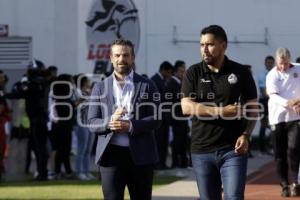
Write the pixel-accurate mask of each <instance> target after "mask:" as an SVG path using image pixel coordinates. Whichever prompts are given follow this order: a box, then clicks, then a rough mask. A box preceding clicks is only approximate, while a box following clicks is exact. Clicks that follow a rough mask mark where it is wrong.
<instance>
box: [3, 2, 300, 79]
mask: <svg viewBox="0 0 300 200" xmlns="http://www.w3.org/2000/svg"><path fill="white" fill-rule="evenodd" d="M133 1H134V3H135V5H136V7H137V8H138V10H139V13H138V16H139V19H140V26H141V39H140V46H139V50H138V52H137V58H136V62H137V71H138V72H140V73H147V74H148V75H150V76H151V75H153V74H154V73H155V72H156V71H157V70H158V67H159V65H160V63H161V62H162V61H164V60H169V61H171V62H172V63H174V62H175V61H176V60H177V59H182V60H184V61H186V63H187V64H188V65H191V64H193V63H195V62H199V61H200V56H199V44H198V42H196V43H178V44H176V45H175V44H174V43H173V42H172V31H173V27H174V26H176V27H177V36H178V39H188V40H195V41H198V40H199V33H200V30H201V29H202V28H203V27H204V26H207V25H209V24H220V25H222V26H223V27H224V28H225V30H226V32H227V33H228V38H229V40H234V38H237V39H238V40H257V41H261V40H263V39H264V29H265V27H267V28H268V30H269V34H268V36H269V37H268V38H269V45H263V44H229V46H228V50H227V55H228V56H229V57H230V58H232V59H234V60H236V61H238V62H241V63H245V64H250V65H252V67H253V71H254V75H255V76H256V75H257V73H258V72H259V69H260V68H262V67H263V61H264V57H265V56H266V55H269V54H271V55H273V54H274V52H275V50H276V48H277V47H279V46H285V47H288V48H289V49H290V50H291V52H292V58H293V60H294V59H295V58H296V57H297V56H299V55H300V45H298V38H299V36H300V26H299V25H298V24H299V23H298V19H299V17H298V15H299V14H298V13H299V12H298V8H299V7H300V1H298V0H289V1H286V0H277V1H273V0H243V1H240V0H226V1H222V0H186V1H182V0H151V1H147V0H133ZM92 2H93V0H0V24H9V26H10V34H11V35H19V36H32V37H33V54H34V56H35V57H36V58H39V59H41V60H43V61H44V62H45V63H46V64H48V65H51V64H54V65H57V66H59V67H60V72H67V73H73V74H74V73H78V72H92V71H93V67H94V63H92V62H91V61H87V60H86V57H87V45H86V33H85V31H86V25H85V24H84V21H86V19H87V16H88V12H89V10H90V7H91V5H92Z"/></svg>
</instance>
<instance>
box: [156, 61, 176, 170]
mask: <svg viewBox="0 0 300 200" xmlns="http://www.w3.org/2000/svg"><path fill="white" fill-rule="evenodd" d="M172 73H173V66H172V64H171V63H169V62H167V61H164V62H162V63H161V64H160V67H159V72H158V73H156V74H154V75H153V76H152V77H151V80H152V81H153V82H154V83H155V85H156V87H157V88H158V92H159V94H160V97H161V103H162V104H164V103H166V102H167V99H166V98H165V96H166V95H165V94H166V81H167V80H169V79H170V78H171V77H172ZM166 107H167V105H165V106H161V108H162V109H165V108H166ZM169 124H170V113H166V112H163V113H162V123H161V126H160V127H159V128H158V129H157V130H156V131H155V137H156V141H157V149H158V154H159V163H158V164H157V166H156V169H166V168H167V166H166V158H167V153H168V144H169Z"/></svg>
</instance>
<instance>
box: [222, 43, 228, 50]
mask: <svg viewBox="0 0 300 200" xmlns="http://www.w3.org/2000/svg"><path fill="white" fill-rule="evenodd" d="M222 45H223V48H224V50H226V49H227V42H223V44H222Z"/></svg>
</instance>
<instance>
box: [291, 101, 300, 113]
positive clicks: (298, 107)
mask: <svg viewBox="0 0 300 200" xmlns="http://www.w3.org/2000/svg"><path fill="white" fill-rule="evenodd" d="M292 109H293V111H294V112H295V113H296V114H297V115H300V104H299V103H298V104H295V105H294V106H293V107H292Z"/></svg>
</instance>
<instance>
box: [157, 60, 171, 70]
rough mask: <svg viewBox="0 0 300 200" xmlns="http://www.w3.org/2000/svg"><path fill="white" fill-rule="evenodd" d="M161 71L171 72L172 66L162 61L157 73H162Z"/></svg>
mask: <svg viewBox="0 0 300 200" xmlns="http://www.w3.org/2000/svg"><path fill="white" fill-rule="evenodd" d="M162 70H173V66H172V64H171V63H170V62H168V61H164V62H162V63H161V64H160V66H159V71H162Z"/></svg>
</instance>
